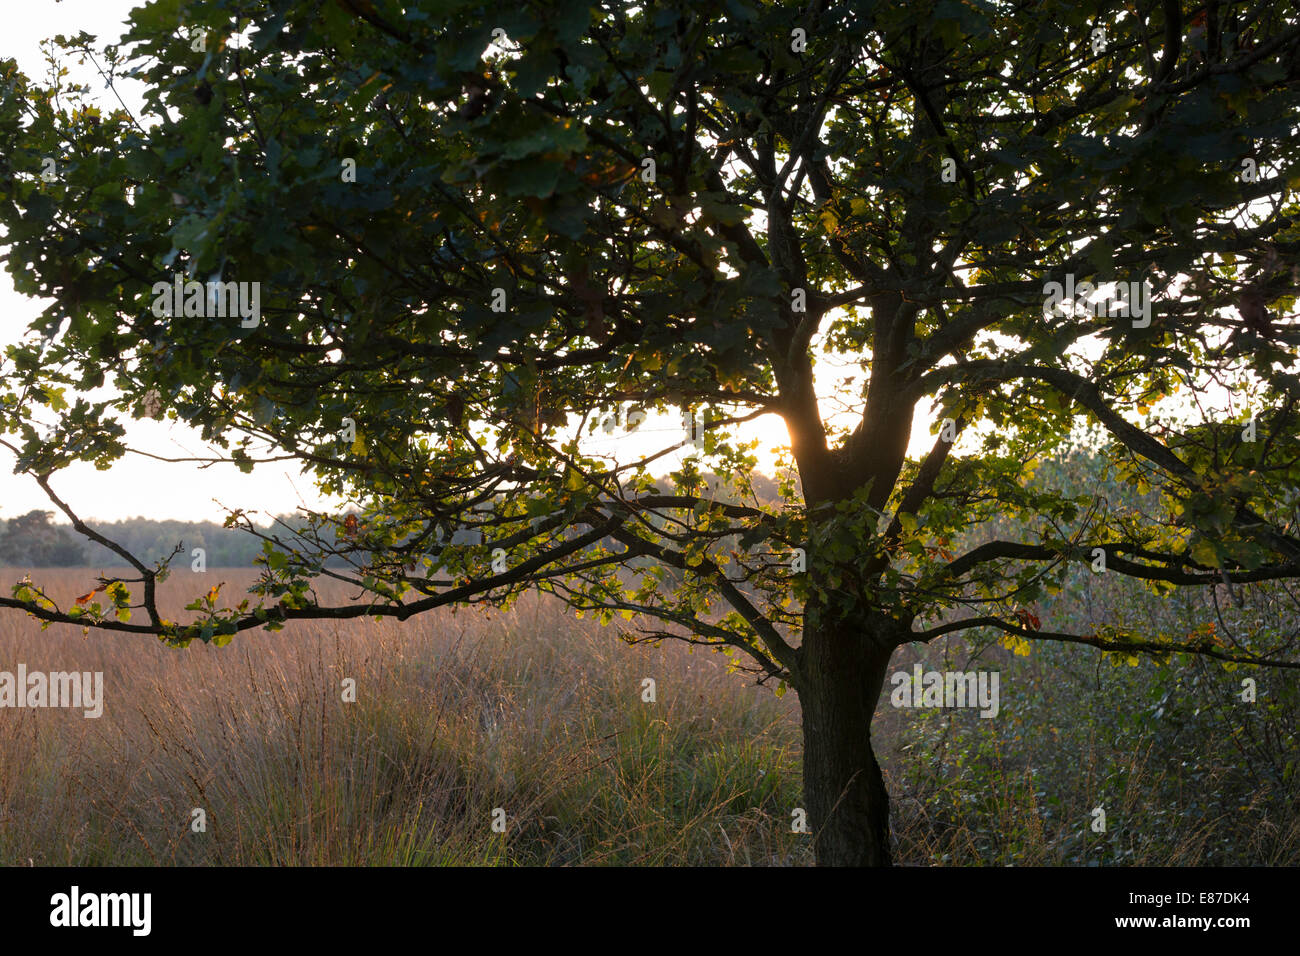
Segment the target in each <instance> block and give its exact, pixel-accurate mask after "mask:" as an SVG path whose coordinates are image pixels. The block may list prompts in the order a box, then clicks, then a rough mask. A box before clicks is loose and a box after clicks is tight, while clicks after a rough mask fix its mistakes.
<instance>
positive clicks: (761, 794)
mask: <svg viewBox="0 0 1300 956" xmlns="http://www.w3.org/2000/svg"><path fill="white" fill-rule="evenodd" d="M19 576H21V572H12V571H8V572H7V571H3V570H0V582H3V581H12V580H14V579H16V578H17V577H19ZM39 577H40V580H41V582H42V583H44V584H45V585H46V586H47V588H48V589H49V590H50V592H51V593H52V595H53V596H54V597H55V598H56V599H58V600H60V601H64V602H66V601H70V600H71V599H72V598H73V597H75V596H76V595H77V594H78V593H82V592H84V591H87V590H89V587H87V584H88V582H89V581H90V578H89V574H88V573H87V572H85V571H81V570H69V571H59V572H41V573H40V575H39ZM194 580H195V579H193V578H189V577H188V576H187V575H185V574H178V575H177V576H176V577H174V578H173V579H172V580H170V581H168V582H167V584H166V585H165V587H164V592H163V604H164V611H165V613H167V614H169V615H170V616H172V617H173V618H181V619H184V617H185V612H183V611H182V610H181V606H182V605H183V604H185V603H187V602H188V601H189V600H191V599H192V598H193V597H194V596H195V595H197V594H198V593H200V592H202V591H206V590H207V587H208V586H210V583H211V582H212V581H213V580H223V581H226V582H227V584H226V587H225V588H224V589H223V592H222V593H223V594H224V595H225V596H227V597H231V598H234V599H237V593H238V591H239V590H240V589H241V588H242V587H244V586H246V585H247V583H248V582H249V581H250V580H251V575H250V574H249V573H247V572H240V571H231V570H225V569H221V570H213V571H210V572H209V573H208V574H207V576H206V577H205V579H204V582H203V584H202V585H195V584H194V583H193V581H194ZM319 590H320V592H321V596H322V599H323V600H325V601H329V602H343V601H346V600H348V598H349V597H350V595H349V593H348V592H347V590H346V588H345V587H344V586H343V585H341V584H338V583H324V584H322V586H321V588H320V589H319ZM949 650H950V651H952V652H953V653H954V654H955V653H956V652H955V651H954V650H953V648H951V647H950V648H949ZM957 650H963V651H968V650H969V648H958V649H957ZM936 652H939V653H941V652H942V650H941V649H931V650H930V651H927V653H929V654H930V655H931V658H930V659H931V660H935V657H934V654H935V653H936ZM913 659H914V658H913V654H912V652H911V651H910V650H904V651H901V652H900V653H899V654H898V655H896V658H895V661H894V667H892V668H891V672H892V671H893V670H895V669H907V668H909V667H910V666H911V663H912V660H913ZM19 663H23V664H25V665H26V666H27V668H28V670H29V671H30V670H38V671H49V670H74V669H75V670H90V671H103V672H104V680H105V691H104V693H105V705H104V714H103V716H102V717H100V718H99V719H85V718H83V717H82V716H81V713H80V712H79V711H76V712H72V711H61V710H29V709H0V864H6V865H28V864H29V863H30V864H32V865H54V864H65V865H101V864H168V865H170V864H180V865H209V864H234V865H244V864H248V865H294V864H308V865H370V864H373V865H399V866H405V865H439V864H462V865H519V864H524V865H564V864H587V865H601V864H604V865H645V864H649V865H656V864H704V865H803V864H807V863H810V862H811V852H810V846H809V840H810V837H808V836H807V835H801V834H796V833H792V832H791V827H790V824H791V814H792V811H793V810H794V809H796V808H798V807H800V806H801V805H802V802H803V801H802V798H801V795H800V792H801V781H800V772H799V760H800V754H801V750H802V746H801V738H800V731H799V723H798V721H799V708H798V702H797V698H796V697H795V695H794V694H789V695H787V696H786V697H785V698H783V699H777V698H776V697H775V696H774V695H773V694H772V693H771V692H770V691H769V690H767V689H765V688H760V687H754V686H752V685H748V684H746V683H745V682H744V681H743V680H742V679H740V678H738V677H736V676H734V675H730V676H729V675H727V674H726V673H725V667H724V666H723V665H724V663H725V662H724V661H723V660H721V659H720V658H718V657H715V656H714V655H711V654H707V653H703V652H696V653H694V654H692V653H690V652H689V649H688V648H687V647H685V646H684V645H677V644H666V645H664V646H663V647H660V648H653V647H647V646H637V647H628V646H625V645H624V644H622V643H621V642H619V641H618V640H617V635H616V629H615V628H614V627H609V628H603V629H602V628H601V627H599V626H598V625H597V624H595V623H594V622H592V621H590V620H585V621H578V620H575V619H574V618H573V617H572V615H571V614H570V613H569V612H567V611H566V609H565V608H563V606H561V605H559V604H558V603H556V602H552V601H548V600H546V599H543V598H540V597H537V598H534V599H531V600H527V601H524V602H521V604H520V605H519V606H518V607H517V608H516V609H515V610H513V611H511V612H510V613H508V614H500V613H485V612H479V611H466V610H462V611H459V612H452V611H439V612H434V613H431V614H427V615H423V616H420V617H417V618H413V619H412V620H410V621H407V622H405V623H399V622H394V621H390V620H385V621H380V622H374V621H351V622H343V623H332V622H295V623H292V624H290V625H289V626H288V627H287V628H286V629H285V630H283V631H280V632H277V633H266V632H246V633H245V634H242V635H240V636H238V637H236V638H235V640H234V642H233V643H232V644H230V645H229V646H227V647H224V648H213V647H208V646H204V645H201V644H197V643H196V644H195V645H194V646H192V647H191V648H189V649H188V650H185V651H177V650H172V649H169V648H166V647H164V646H163V645H161V644H160V643H158V642H157V641H154V640H152V639H150V638H147V637H130V636H117V635H111V634H104V633H95V632H92V633H91V634H90V635H89V636H83V635H82V633H81V631H80V629H78V628H73V627H63V626H57V627H50V628H49V629H48V630H45V631H42V630H41V629H40V628H39V625H38V624H37V623H36V622H35V621H32V620H31V619H29V618H27V617H25V616H24V615H19V614H12V613H5V614H0V670H8V671H13V670H16V668H17V665H18V664H19ZM938 666H952V667H955V668H956V669H970V668H974V667H981V668H985V669H988V668H993V669H999V670H1000V671H1001V675H1002V712H1001V714H1000V715H999V717H998V718H997V719H994V720H983V719H981V718H979V717H977V716H976V715H975V714H974V713H973V712H971V711H961V712H940V711H922V710H894V709H893V708H891V707H890V706H889V701H888V694H887V693H886V696H885V697H884V698H883V699H882V701H881V707H880V710H879V711H878V718H877V721H876V725H875V729H874V734H875V737H876V747H877V750H878V752H879V754H880V757H881V762H882V765H883V767H884V770H885V773H886V778H887V782H888V784H889V788H890V792H891V796H892V799H893V810H894V814H893V826H894V836H895V844H896V846H895V853H896V859H897V861H898V862H900V863H904V864H917V865H935V864H938V865H944V864H969V863H986V864H1002V865H1005V864H1018V865H1024V864H1048V865H1052V864H1066V865H1069V864H1103V865H1114V864H1175V865H1196V864H1203V863H1219V864H1222V863H1272V864H1292V865H1294V864H1296V863H1297V862H1300V822H1298V821H1300V812H1297V811H1298V810H1300V775H1297V773H1296V757H1295V752H1296V747H1295V743H1296V736H1295V726H1296V717H1295V714H1294V713H1293V712H1292V711H1294V707H1291V709H1290V710H1288V706H1289V705H1288V703H1287V702H1288V701H1294V700H1295V691H1296V681H1295V679H1294V677H1292V676H1290V675H1281V676H1279V677H1277V678H1276V679H1270V680H1263V679H1261V702H1266V701H1270V700H1271V701H1272V702H1273V704H1272V705H1270V706H1272V707H1273V710H1271V711H1269V710H1267V709H1266V708H1265V707H1261V708H1259V709H1257V710H1252V711H1250V712H1249V713H1248V715H1247V716H1245V717H1242V716H1240V713H1239V710H1240V709H1236V710H1233V709H1223V708H1220V709H1221V710H1225V713H1226V716H1223V715H1219V716H1216V714H1215V712H1214V711H1213V710H1212V709H1211V708H1206V707H1203V706H1201V705H1200V704H1199V703H1198V702H1199V701H1203V700H1205V699H1209V698H1214V699H1217V698H1220V697H1222V698H1225V699H1226V698H1227V696H1228V694H1229V692H1230V690H1231V688H1232V687H1233V686H1235V684H1234V682H1236V681H1238V680H1239V678H1240V675H1239V674H1231V675H1225V674H1223V673H1221V672H1216V671H1214V670H1206V669H1204V668H1200V669H1197V668H1193V669H1191V670H1186V669H1184V670H1181V671H1179V670H1174V669H1171V668H1164V669H1160V670H1153V669H1150V668H1147V667H1142V668H1127V667H1125V668H1113V667H1111V666H1110V665H1108V664H1107V665H1102V669H1101V670H1097V669H1096V661H1095V654H1093V653H1092V652H1090V651H1087V650H1086V649H1080V648H1068V647H1062V648H1048V649H1046V650H1040V649H1039V648H1037V647H1036V648H1035V650H1034V653H1033V654H1032V655H1031V657H1029V658H1027V659H1026V658H1016V657H1013V656H1011V655H1009V654H1007V653H1006V652H1004V651H1002V650H1001V649H997V648H995V649H992V650H989V651H986V652H985V653H984V657H983V658H982V659H981V660H980V661H979V662H977V663H971V662H968V661H967V660H966V659H965V658H964V657H957V656H954V657H953V658H952V659H951V660H949V661H948V662H947V664H946V665H945V664H940V665H938ZM647 677H650V678H653V679H654V680H655V682H656V686H655V689H656V695H657V699H656V701H655V702H654V703H647V702H645V701H643V699H642V693H643V691H642V680H643V679H644V678H647ZM347 678H351V679H353V680H355V682H356V702H355V703H345V702H344V701H343V699H342V690H343V681H344V680H345V679H347ZM1270 681H1271V682H1270ZM886 690H887V691H888V685H887V686H886ZM1288 694H1290V695H1291V696H1287V695H1288ZM1157 704H1158V705H1159V707H1158V709H1157V707H1156V705H1157ZM1153 715H1157V716H1158V719H1157V716H1153ZM1098 805H1101V806H1103V807H1104V808H1105V811H1106V814H1107V824H1108V826H1107V830H1106V832H1104V833H1100V834H1099V833H1095V832H1093V831H1092V829H1091V827H1090V823H1091V821H1092V817H1091V815H1090V813H1091V810H1092V809H1093V808H1094V807H1095V806H1098ZM497 809H501V810H504V811H505V815H506V816H505V819H506V831H505V833H504V834H503V833H498V832H495V831H494V830H493V827H492V822H493V813H494V811H495V810H497ZM195 810H202V811H203V812H204V814H205V815H206V832H194V829H193V828H192V825H191V824H192V821H193V812H194V811H195Z"/></svg>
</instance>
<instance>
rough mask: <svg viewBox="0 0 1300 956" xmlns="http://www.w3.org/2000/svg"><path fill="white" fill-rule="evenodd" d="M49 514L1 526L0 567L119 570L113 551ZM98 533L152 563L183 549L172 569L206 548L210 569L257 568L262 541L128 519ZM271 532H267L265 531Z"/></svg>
mask: <svg viewBox="0 0 1300 956" xmlns="http://www.w3.org/2000/svg"><path fill="white" fill-rule="evenodd" d="M53 517H54V514H53V512H50V511H40V510H37V511H29V512H28V513H27V514H25V515H21V516H19V517H17V518H9V519H8V520H6V521H4V522H3V525H0V565H12V566H15V567H33V568H53V567H117V566H120V565H122V564H123V563H124V561H123V559H122V557H121V556H120V555H118V554H115V553H114V552H113V551H111V550H109V549H108V548H106V547H104V546H103V545H101V544H97V543H95V542H93V541H88V540H87V539H85V538H83V537H82V536H81V535H79V534H77V532H76V531H74V530H73V529H72V528H71V527H70V526H68V525H66V524H55V523H54V521H53ZM94 528H95V530H96V531H98V532H99V533H100V534H102V535H103V536H104V537H106V538H108V539H109V540H110V541H113V542H116V543H117V544H119V545H121V546H122V547H123V548H125V549H126V550H127V551H129V552H130V553H131V554H134V555H135V556H136V557H138V558H140V559H142V560H144V561H145V562H146V563H153V562H154V561H158V560H161V559H162V558H165V557H167V556H168V555H169V554H171V553H172V551H173V550H174V549H175V548H176V546H177V545H180V546H181V547H182V549H183V551H182V553H181V554H180V555H177V557H176V558H175V559H174V560H173V562H172V567H173V568H179V567H183V566H188V565H189V563H190V561H191V560H192V559H191V554H192V552H193V549H195V548H202V549H203V550H204V560H205V561H206V562H207V565H208V567H218V568H224V567H252V564H253V558H254V557H256V555H257V554H258V553H259V552H260V551H261V550H262V542H261V540H260V539H259V538H256V537H254V536H253V535H251V534H249V533H248V532H247V531H240V530H238V529H236V528H223V527H222V526H221V525H219V524H217V523H215V522H212V521H154V520H152V519H150V518H128V519H127V520H125V521H114V522H111V523H96V524H95V525H94ZM261 530H264V531H265V530H267V529H265V528H264V529H261Z"/></svg>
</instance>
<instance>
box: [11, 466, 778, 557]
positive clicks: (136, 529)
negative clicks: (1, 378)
mask: <svg viewBox="0 0 1300 956" xmlns="http://www.w3.org/2000/svg"><path fill="white" fill-rule="evenodd" d="M750 480H751V481H752V482H753V485H754V490H755V492H756V494H757V496H758V498H759V500H760V501H763V502H764V503H767V502H771V501H772V500H774V499H775V498H776V496H777V485H776V482H775V481H773V480H772V479H771V478H768V477H767V476H765V475H759V474H754V475H751V476H750ZM705 481H706V482H708V483H709V484H710V485H712V486H713V487H714V488H715V489H716V488H717V481H716V479H715V478H714V477H713V476H712V475H709V476H706V477H705ZM715 493H718V492H717V491H716V490H715ZM721 495H722V496H726V493H725V492H722V493H721ZM282 520H283V521H284V522H285V523H287V524H288V525H290V526H291V527H293V526H296V525H298V524H299V523H300V522H301V518H298V517H290V516H285V517H284V518H283V519H282ZM93 527H94V529H95V530H96V531H98V532H99V533H100V534H102V535H103V536H104V537H106V538H108V539H109V540H110V541H113V542H115V543H117V544H119V545H121V546H122V547H123V548H125V549H126V550H127V551H129V552H130V553H131V554H133V555H135V556H136V557H137V558H140V559H141V560H143V561H145V563H147V564H149V563H153V562H155V561H159V560H161V559H162V558H165V557H167V556H168V555H170V554H171V553H172V551H173V550H174V549H175V548H176V547H177V546H178V545H179V546H180V547H181V549H182V550H181V553H180V554H178V555H177V556H176V557H175V559H173V561H172V567H173V568H181V567H186V566H188V565H189V563H190V561H191V560H192V558H191V555H192V553H193V550H194V549H195V548H202V549H203V550H204V560H205V561H206V563H207V566H208V567H210V568H234V567H244V568H247V567H252V566H253V560H254V558H256V557H257V555H258V554H260V553H261V551H262V539H260V538H258V537H256V536H255V535H252V534H249V533H248V532H247V531H243V530H240V529H238V528H225V527H222V526H221V525H219V524H217V523H216V522H213V521H176V520H164V521H156V520H154V519H152V518H128V519H126V520H124V521H114V522H107V523H105V522H95V523H94V524H93ZM257 527H258V530H259V531H261V532H262V533H264V534H268V535H270V534H273V533H275V532H276V531H278V532H280V534H281V537H282V538H284V537H286V535H285V534H284V527H283V525H277V524H275V523H274V522H269V523H267V524H266V525H260V526H257ZM456 537H459V536H456ZM455 539H456V538H453V540H455ZM123 563H124V562H123V559H122V557H121V556H120V555H118V554H115V553H114V552H113V551H111V550H110V549H108V548H106V547H104V546H103V545H101V544H96V543H95V542H93V541H89V540H87V539H86V538H83V537H82V536H81V535H79V534H77V532H76V531H74V530H73V529H72V527H71V526H69V525H66V524H60V523H56V522H55V521H54V512H52V511H42V510H39V509H38V510H35V511H29V512H27V514H25V515H20V516H18V517H14V518H8V519H6V520H3V521H0V565H8V566H11V567H31V568H55V567H118V566H121V565H122V564H123ZM331 563H332V562H331ZM339 563H341V562H339Z"/></svg>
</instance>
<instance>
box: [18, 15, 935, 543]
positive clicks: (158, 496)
mask: <svg viewBox="0 0 1300 956" xmlns="http://www.w3.org/2000/svg"><path fill="white" fill-rule="evenodd" d="M134 6H136V2H135V0H62V2H55V0H23V2H11V3H7V4H6V6H5V25H4V30H3V31H0V56H4V57H14V58H15V59H17V61H18V64H19V68H20V69H21V70H22V71H23V72H24V73H26V74H27V75H28V76H30V77H33V78H41V77H44V75H45V70H46V67H45V62H44V60H43V58H42V56H41V51H40V45H39V44H40V41H41V40H42V39H45V38H47V37H53V36H54V35H56V34H59V33H63V34H68V35H73V34H76V33H77V32H79V31H81V30H85V31H86V32H88V33H91V34H94V35H95V36H97V37H98V38H99V41H100V42H101V43H103V42H110V41H116V40H117V39H118V38H119V36H120V34H121V32H122V31H121V25H122V24H123V23H124V21H125V19H126V15H127V13H128V11H130V10H131V9H132V7H134ZM65 65H66V66H67V67H68V68H69V70H70V71H71V78H72V79H74V80H77V81H80V82H84V83H87V84H88V85H89V86H90V87H91V88H92V90H94V91H96V92H97V93H98V96H99V99H100V105H101V108H103V109H106V110H107V109H112V108H114V107H115V106H116V105H117V104H116V101H115V100H114V98H113V96H112V94H111V93H110V92H109V91H108V90H107V89H106V88H105V84H104V82H103V80H101V79H100V78H99V77H98V75H97V73H96V72H95V70H94V68H93V67H92V66H91V65H89V64H86V65H84V66H78V65H77V64H76V62H75V61H71V62H67V63H66V64H65ZM139 92H140V88H139V87H138V86H132V85H130V84H126V85H123V84H119V93H120V94H121V95H122V96H123V98H124V99H125V100H126V103H127V105H128V106H129V107H130V108H131V109H132V110H133V111H134V112H136V113H137V115H138V114H139V109H138V106H139V99H138V97H139ZM46 304H47V303H46V302H44V301H41V300H35V299H29V298H26V297H24V296H20V295H18V294H17V293H16V292H15V291H14V289H13V285H12V282H11V280H10V276H9V274H8V272H5V271H0V347H3V346H4V345H6V344H10V343H12V342H14V341H15V340H16V339H17V338H18V337H19V336H20V335H21V333H22V331H23V330H24V329H25V328H26V326H27V325H28V323H30V322H31V320H32V319H33V318H35V317H36V316H37V315H38V314H39V313H40V311H41V310H42V308H44V306H45V305H46ZM845 371H846V370H840V371H839V372H838V373H837V372H836V370H834V369H830V368H825V367H821V368H819V380H818V385H819V391H826V392H828V393H829V392H831V391H833V390H834V388H835V386H836V381H835V379H836V378H839V377H842V376H843V375H844V374H845ZM69 397H71V396H69ZM827 408H828V410H829V406H827ZM922 411H923V410H922V409H918V416H917V422H916V427H915V428H914V429H913V441H912V451H913V453H914V454H917V453H923V452H924V451H925V450H926V449H928V448H929V447H930V445H931V444H932V443H933V438H932V437H931V435H930V425H931V422H930V420H929V417H928V416H927V415H924V414H920V412H922ZM124 424H125V426H126V429H127V443H128V445H129V446H130V447H133V448H138V449H140V450H142V451H146V452H150V453H152V454H157V455H163V456H168V457H188V456H192V455H196V454H202V453H203V451H204V444H203V442H202V441H201V440H200V439H199V436H198V433H197V432H196V431H195V430H193V429H190V428H188V427H187V426H184V425H181V424H177V423H173V422H168V421H150V420H142V421H136V420H134V419H129V418H128V419H125V420H124ZM674 432H677V433H680V432H681V425H680V421H679V420H678V419H677V418H676V417H663V418H652V419H650V420H648V421H647V422H646V423H645V424H644V425H643V426H642V428H641V429H640V433H641V437H640V438H637V437H624V438H617V439H610V438H609V437H607V436H605V435H603V434H600V433H598V434H597V437H596V439H595V440H594V441H593V442H592V443H591V445H590V448H591V450H592V451H593V452H597V451H598V452H609V453H614V454H617V456H618V457H619V458H620V459H623V460H627V459H630V458H631V457H632V456H635V455H638V454H645V453H646V452H648V451H652V450H657V449H659V448H662V447H664V446H665V445H667V444H668V443H669V442H671V441H674V440H675V438H676V436H675V434H674ZM739 434H740V435H741V437H743V438H745V439H752V438H758V439H760V440H761V442H762V445H761V446H760V450H759V453H758V454H759V458H760V468H761V469H762V470H764V471H765V472H767V473H769V474H773V473H774V472H775V449H776V448H777V446H783V445H786V444H788V441H789V437H788V434H787V432H786V429H785V425H784V423H783V422H782V421H781V420H780V419H779V418H777V417H776V416H766V417H764V418H763V419H760V420H759V421H757V422H754V423H751V424H750V425H748V426H745V428H744V429H743V430H742V431H740V432H739ZM677 460H678V458H677V456H671V457H666V458H663V459H660V460H659V462H657V465H658V466H659V467H657V468H656V469H655V471H656V473H660V474H662V473H663V472H664V471H667V470H669V469H670V468H671V467H674V466H675V463H676V461H677ZM12 469H13V456H12V455H11V454H10V453H9V452H8V451H7V450H5V449H0V519H3V518H9V517H13V516H14V515H19V514H23V513H25V512H27V511H29V510H31V509H33V508H43V509H49V510H54V508H53V505H52V504H51V503H50V502H49V500H48V499H47V498H46V497H45V495H44V493H43V492H42V491H41V490H40V489H39V488H38V487H37V486H36V484H35V482H33V481H32V480H31V479H30V478H28V477H26V476H21V475H14V474H13V471H12ZM51 483H52V485H53V487H54V490H55V491H56V492H57V493H58V494H59V495H60V496H61V497H62V498H63V499H64V500H65V501H67V502H68V503H69V504H70V505H71V506H72V508H73V509H74V510H76V511H77V512H78V514H79V515H80V516H81V517H82V518H84V519H87V520H99V521H115V520H119V519H122V518H129V517H136V516H142V517H147V518H156V519H164V518H178V519H185V520H205V519H206V520H217V521H220V520H221V519H222V517H223V516H224V514H225V511H224V510H223V508H222V507H221V506H222V505H224V506H227V507H229V508H243V509H245V510H248V511H256V512H261V513H263V514H265V515H270V514H283V513H287V512H292V511H294V510H295V509H296V508H298V507H299V506H300V505H302V504H306V505H307V506H309V507H313V508H316V507H320V506H321V504H322V499H321V498H320V497H319V496H318V495H317V494H316V492H315V488H314V487H313V485H312V482H311V480H310V478H306V477H303V476H302V475H300V474H298V473H297V471H296V470H294V469H293V468H292V466H291V467H290V468H286V467H285V466H284V465H279V464H277V465H265V466H261V467H258V468H257V469H256V470H255V471H254V473H253V474H251V475H245V474H242V473H241V472H239V471H238V469H236V468H235V467H234V466H233V465H221V464H216V465H212V466H210V467H208V468H206V469H200V468H198V467H196V466H194V465H192V464H167V463H162V462H157V461H153V460H151V459H146V458H142V457H140V456H137V455H128V456H127V457H126V458H124V459H122V460H121V461H119V462H118V463H117V464H116V465H115V466H114V467H113V469H112V470H111V471H103V472H101V471H97V470H95V468H94V467H93V466H91V465H88V464H86V465H77V466H73V467H70V468H68V469H66V470H64V471H63V472H60V473H59V474H58V475H56V476H55V477H54V479H53V480H52V482H51ZM59 517H60V518H61V516H59Z"/></svg>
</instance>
